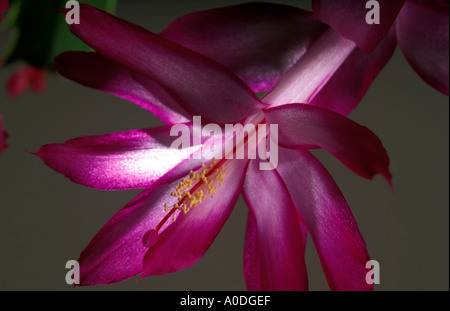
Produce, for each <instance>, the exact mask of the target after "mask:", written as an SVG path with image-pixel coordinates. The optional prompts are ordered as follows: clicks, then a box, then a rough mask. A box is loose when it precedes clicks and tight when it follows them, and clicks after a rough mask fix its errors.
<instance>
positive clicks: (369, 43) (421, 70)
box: [313, 0, 449, 95]
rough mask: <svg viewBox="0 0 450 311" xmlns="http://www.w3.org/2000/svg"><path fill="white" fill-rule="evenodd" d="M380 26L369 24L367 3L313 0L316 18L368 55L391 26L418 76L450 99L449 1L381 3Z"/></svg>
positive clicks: (350, 0) (412, 0)
mask: <svg viewBox="0 0 450 311" xmlns="http://www.w3.org/2000/svg"><path fill="white" fill-rule="evenodd" d="M378 2H379V7H380V24H367V23H366V20H365V16H366V14H367V12H368V9H366V7H365V4H366V1H359V0H347V1H331V0H313V8H314V14H315V15H316V17H317V18H318V19H319V20H321V21H323V22H325V23H327V24H329V25H330V26H331V27H333V29H335V30H336V31H337V32H338V33H339V34H341V35H342V36H344V37H346V38H348V39H351V40H353V41H354V42H355V43H356V44H357V45H358V47H360V48H361V49H362V50H364V51H366V52H370V51H372V50H373V49H374V48H375V47H376V46H377V45H378V44H379V43H380V41H381V40H382V39H383V38H384V36H385V35H386V33H388V31H389V29H390V28H391V26H392V25H394V28H395V30H396V34H397V39H398V44H399V46H400V48H401V50H402V52H403V54H404V55H405V58H406V59H407V61H408V62H409V63H410V65H411V67H412V68H413V69H414V70H415V71H416V72H417V74H418V75H419V76H420V77H421V78H422V79H423V80H424V81H425V82H427V83H428V84H429V85H431V86H432V87H433V88H435V89H436V90H438V91H440V92H442V93H444V94H446V95H449V60H448V58H449V11H448V10H449V4H448V0H407V1H405V0H379V1H378Z"/></svg>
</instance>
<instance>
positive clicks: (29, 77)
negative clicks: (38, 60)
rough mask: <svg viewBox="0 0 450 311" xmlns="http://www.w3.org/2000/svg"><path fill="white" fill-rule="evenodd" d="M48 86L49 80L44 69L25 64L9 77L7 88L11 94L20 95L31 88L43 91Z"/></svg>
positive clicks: (13, 95) (35, 90)
mask: <svg viewBox="0 0 450 311" xmlns="http://www.w3.org/2000/svg"><path fill="white" fill-rule="evenodd" d="M46 87H47V80H46V77H45V71H44V69H41V68H37V67H35V66H33V65H25V66H24V67H22V68H20V69H18V70H16V71H15V72H14V73H13V74H12V75H11V76H10V77H9V79H8V84H7V86H6V89H7V91H8V95H9V96H11V97H19V96H21V95H22V94H23V93H25V92H26V91H27V90H28V89H29V88H30V89H32V90H33V91H34V92H36V93H41V92H43V91H44V90H45V89H46Z"/></svg>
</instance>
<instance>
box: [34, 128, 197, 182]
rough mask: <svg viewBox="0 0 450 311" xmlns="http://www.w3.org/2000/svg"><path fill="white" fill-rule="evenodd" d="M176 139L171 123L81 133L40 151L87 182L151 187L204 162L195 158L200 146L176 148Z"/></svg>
mask: <svg viewBox="0 0 450 311" xmlns="http://www.w3.org/2000/svg"><path fill="white" fill-rule="evenodd" d="M191 133H192V131H191ZM189 137H190V136H189ZM175 139H177V137H173V136H170V127H169V126H163V127H157V128H150V129H142V130H132V131H127V132H121V133H113V134H106V135H97V136H85V137H79V138H75V139H71V140H68V141H66V142H64V143H60V144H49V145H44V146H42V147H41V148H40V149H39V150H38V151H37V153H36V155H37V156H39V157H40V158H41V159H42V160H43V161H44V162H45V164H47V165H48V166H49V167H50V168H52V169H54V170H55V171H57V172H59V173H61V174H63V175H65V176H66V177H67V178H69V179H71V180H72V181H73V182H76V183H79V184H82V185H84V186H88V187H92V188H97V189H103V190H124V189H136V188H147V187H149V186H151V185H153V184H154V183H155V182H157V181H160V182H163V181H167V179H166V178H163V179H162V180H160V179H161V178H162V177H164V176H165V175H166V174H168V175H170V176H171V178H170V179H171V180H173V178H178V177H179V176H180V175H184V174H187V173H189V170H191V169H193V168H195V167H198V166H200V165H201V159H191V156H192V154H193V152H194V151H195V150H198V148H199V146H192V147H190V148H183V149H175V148H172V147H171V144H172V143H173V142H174V141H175ZM185 159H188V160H189V161H183V160H185ZM172 170H173V171H172Z"/></svg>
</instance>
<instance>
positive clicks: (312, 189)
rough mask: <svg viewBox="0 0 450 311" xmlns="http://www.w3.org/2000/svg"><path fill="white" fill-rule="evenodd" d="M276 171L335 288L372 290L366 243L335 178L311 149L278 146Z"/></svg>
mask: <svg viewBox="0 0 450 311" xmlns="http://www.w3.org/2000/svg"><path fill="white" fill-rule="evenodd" d="M277 171H278V172H279V174H280V175H281V177H282V179H283V181H284V183H285V185H286V187H287V189H288V191H289V193H290V195H291V197H292V200H293V202H294V204H295V205H296V206H297V208H298V210H299V212H300V214H301V216H302V219H303V220H304V222H305V224H306V226H307V227H308V232H309V233H310V234H311V237H312V240H313V242H314V246H315V248H316V250H317V252H318V254H319V258H320V261H321V264H322V267H323V270H324V272H325V276H326V278H327V281H328V284H329V286H330V288H331V289H332V290H372V289H373V285H368V284H367V282H366V274H367V272H368V271H369V270H367V269H366V268H365V265H366V263H367V261H368V260H370V258H369V255H368V253H367V249H366V243H365V242H364V239H363V238H362V236H361V234H360V232H359V229H358V226H357V224H356V221H355V219H354V217H353V215H352V212H351V211H350V208H349V206H348V204H347V202H346V201H345V199H344V197H343V196H342V193H341V192H340V190H339V188H338V187H337V185H336V183H335V182H334V180H333V178H332V177H331V176H330V174H329V173H328V172H327V170H326V169H325V168H324V167H323V165H322V164H321V163H320V162H319V161H318V160H317V159H316V158H315V157H314V156H312V155H311V154H310V153H309V152H308V151H302V150H294V149H284V148H280V149H279V164H278V167H277Z"/></svg>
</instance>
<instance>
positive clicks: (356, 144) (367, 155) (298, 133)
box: [265, 104, 391, 183]
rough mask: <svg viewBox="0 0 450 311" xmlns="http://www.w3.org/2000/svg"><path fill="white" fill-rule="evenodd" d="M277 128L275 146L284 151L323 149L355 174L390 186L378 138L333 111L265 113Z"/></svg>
mask: <svg viewBox="0 0 450 311" xmlns="http://www.w3.org/2000/svg"><path fill="white" fill-rule="evenodd" d="M265 115H266V117H267V120H268V121H269V123H271V124H278V135H279V137H278V141H279V145H280V146H283V147H287V148H302V149H310V148H317V147H320V148H323V149H325V150H327V151H328V152H329V153H331V154H332V155H333V156H335V157H336V158H337V159H338V160H340V161H341V162H342V163H343V164H345V165H346V166H347V167H348V168H349V169H351V170H352V171H353V172H355V173H356V174H358V175H360V176H362V177H365V178H372V177H373V176H374V175H375V174H381V175H382V176H383V177H385V178H386V180H387V181H388V182H389V183H390V182H391V174H390V172H389V157H388V155H387V153H386V150H385V149H384V147H383V145H382V143H381V141H380V140H379V138H378V137H377V136H376V135H375V134H374V133H373V132H371V131H370V130H369V129H368V128H366V127H364V126H361V125H359V124H358V123H356V122H354V121H352V120H350V119H348V118H347V117H345V116H343V115H341V114H339V113H336V112H334V111H331V110H328V109H325V108H321V107H315V106H311V105H304V104H288V105H284V106H278V107H274V108H270V109H267V110H265Z"/></svg>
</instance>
